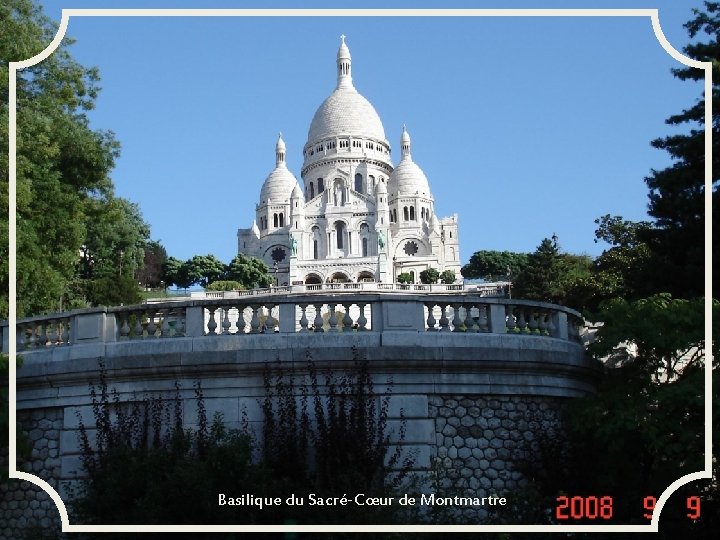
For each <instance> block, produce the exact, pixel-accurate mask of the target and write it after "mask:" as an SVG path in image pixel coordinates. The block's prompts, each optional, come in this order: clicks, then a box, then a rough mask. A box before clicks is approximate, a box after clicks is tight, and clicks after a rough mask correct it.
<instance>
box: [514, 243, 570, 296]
mask: <svg viewBox="0 0 720 540" xmlns="http://www.w3.org/2000/svg"><path fill="white" fill-rule="evenodd" d="M561 271H562V264H561V261H560V253H559V251H558V248H557V245H556V244H555V243H554V242H553V241H552V240H550V239H549V238H544V239H543V241H542V242H541V243H540V245H539V246H538V247H537V249H536V250H535V252H534V253H531V254H530V255H528V263H527V266H526V267H525V268H524V269H523V270H522V272H520V274H519V275H518V277H517V278H516V280H515V281H514V283H513V289H514V291H515V292H514V294H515V296H517V297H519V298H526V299H528V300H542V301H546V302H552V301H553V300H554V299H556V298H557V297H558V296H559V295H560V294H561V292H562V291H560V289H559V283H560V275H561Z"/></svg>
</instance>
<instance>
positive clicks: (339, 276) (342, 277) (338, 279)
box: [328, 272, 350, 283]
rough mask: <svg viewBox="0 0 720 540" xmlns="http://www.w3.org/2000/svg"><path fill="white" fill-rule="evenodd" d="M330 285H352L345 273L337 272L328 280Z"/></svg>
mask: <svg viewBox="0 0 720 540" xmlns="http://www.w3.org/2000/svg"><path fill="white" fill-rule="evenodd" d="M328 283H350V278H349V277H348V276H347V274H345V273H344V272H335V273H334V274H332V275H331V276H330V277H329V278H328Z"/></svg>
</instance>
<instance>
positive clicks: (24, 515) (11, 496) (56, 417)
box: [0, 407, 63, 540]
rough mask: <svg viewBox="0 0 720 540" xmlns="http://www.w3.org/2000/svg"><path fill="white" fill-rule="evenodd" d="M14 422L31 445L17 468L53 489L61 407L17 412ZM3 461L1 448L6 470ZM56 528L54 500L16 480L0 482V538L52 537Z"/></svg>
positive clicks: (5, 456) (57, 472)
mask: <svg viewBox="0 0 720 540" xmlns="http://www.w3.org/2000/svg"><path fill="white" fill-rule="evenodd" d="M18 422H19V423H20V425H21V426H22V428H23V431H24V433H25V436H26V437H27V439H28V441H29V443H30V445H31V446H32V450H31V453H30V458H29V459H28V460H25V461H23V462H22V463H21V465H20V467H19V469H20V470H21V471H25V472H29V473H32V474H34V475H36V476H39V477H40V478H42V479H43V480H45V481H47V482H48V483H49V484H50V485H51V486H53V487H54V488H57V484H58V479H59V478H60V433H61V431H62V429H63V410H62V408H60V407H54V408H44V409H34V410H32V411H18ZM7 463H8V450H7V449H6V448H3V449H2V455H0V466H2V468H3V469H4V470H6V471H7ZM59 529H60V517H59V514H58V511H57V508H55V503H54V502H53V501H52V499H50V496H49V495H48V494H47V493H45V492H44V491H43V490H42V489H40V488H39V487H37V486H35V485H34V484H31V483H30V482H26V481H24V480H18V479H11V480H9V481H8V482H7V483H3V484H0V540H22V539H24V538H27V539H30V538H33V539H35V538H56V537H57V536H58V531H59Z"/></svg>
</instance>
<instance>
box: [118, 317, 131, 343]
mask: <svg viewBox="0 0 720 540" xmlns="http://www.w3.org/2000/svg"><path fill="white" fill-rule="evenodd" d="M115 316H116V317H119V318H120V339H121V340H126V339H130V325H128V318H129V317H128V313H127V312H126V311H123V312H122V313H117V314H116V315H115Z"/></svg>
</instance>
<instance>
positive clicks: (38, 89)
mask: <svg viewBox="0 0 720 540" xmlns="http://www.w3.org/2000/svg"><path fill="white" fill-rule="evenodd" d="M0 27H1V28H2V29H3V31H2V32H0V116H1V117H2V118H3V121H2V122H1V123H0V145H1V146H3V147H4V148H7V140H8V124H7V120H6V119H7V118H8V96H9V87H8V61H17V60H23V59H27V58H30V57H32V56H33V55H35V54H37V53H38V52H40V51H42V50H43V49H44V48H45V47H46V45H47V44H48V43H49V42H50V41H51V40H52V38H53V37H54V35H55V32H56V28H55V25H54V24H53V23H52V22H51V21H50V20H49V19H48V18H46V17H45V16H43V15H42V12H41V9H40V8H39V7H38V6H36V5H34V4H33V3H32V2H31V1H30V0H9V1H8V2H3V4H2V6H1V7H0ZM71 44H72V40H71V39H69V38H66V39H64V40H63V42H62V44H61V46H60V47H59V49H58V50H57V51H55V52H54V53H53V54H52V55H51V56H50V57H49V58H48V59H47V60H45V61H43V62H41V63H39V64H36V65H35V66H32V67H30V68H27V69H24V70H22V71H20V72H18V75H17V103H18V105H17V205H16V208H17V222H16V224H17V269H18V270H17V293H18V294H17V297H18V298H17V308H18V314H19V315H20V316H22V315H29V314H32V313H38V312H42V311H46V310H56V309H58V307H59V305H60V303H61V297H62V296H63V295H64V294H66V292H67V290H68V289H69V287H70V284H71V283H72V281H73V279H74V275H75V270H76V265H77V260H78V253H79V251H80V248H81V246H82V245H83V243H84V240H85V232H86V227H87V225H88V219H87V216H86V212H85V211H86V205H87V202H88V199H89V198H91V197H93V196H102V195H103V194H106V193H108V192H109V191H110V190H111V186H112V184H111V182H110V179H109V176H108V174H109V171H110V170H111V169H112V167H113V164H114V160H115V158H116V157H117V152H118V144H117V142H116V141H115V139H114V137H113V135H112V133H109V132H102V131H93V130H92V129H90V128H89V123H88V119H87V115H86V111H88V110H89V109H92V108H93V106H94V102H95V98H96V96H97V92H98V80H99V79H98V74H97V70H95V69H88V68H85V67H83V66H81V65H80V64H78V63H77V62H75V61H74V60H73V59H72V57H71V56H70V53H69V46H70V45H71ZM7 179H8V161H7V154H6V153H5V152H3V153H0V193H1V194H2V196H1V197H2V201H0V204H2V205H3V206H4V207H7V192H8V183H7ZM0 234H2V235H3V240H2V241H0V250H1V251H0V261H1V263H0V264H1V265H2V268H0V289H2V290H3V300H2V302H1V304H2V305H0V310H1V311H2V313H0V316H6V315H7V307H6V306H7V298H6V296H5V292H4V291H6V290H7V285H8V283H7V279H8V270H7V260H8V253H7V244H8V242H7V228H6V226H5V225H3V226H2V230H0Z"/></svg>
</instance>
